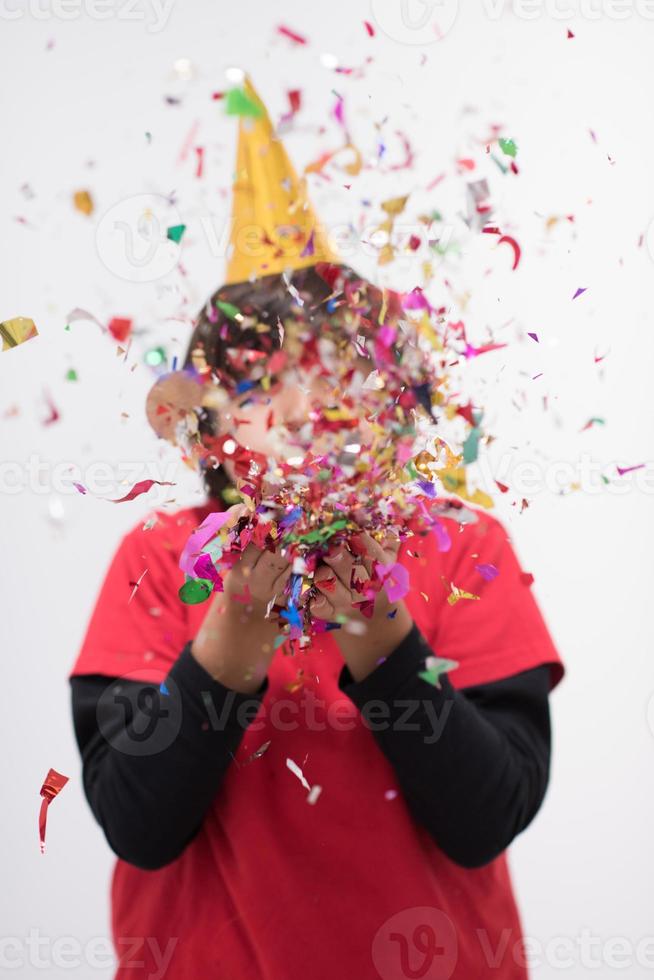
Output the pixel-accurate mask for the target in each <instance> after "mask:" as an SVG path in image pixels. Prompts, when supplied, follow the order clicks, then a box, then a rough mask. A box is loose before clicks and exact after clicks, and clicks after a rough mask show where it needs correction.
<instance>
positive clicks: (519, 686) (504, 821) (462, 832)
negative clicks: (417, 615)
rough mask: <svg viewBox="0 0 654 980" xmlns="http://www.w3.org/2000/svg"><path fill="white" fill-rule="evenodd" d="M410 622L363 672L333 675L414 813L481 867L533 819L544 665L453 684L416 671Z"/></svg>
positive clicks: (454, 854)
mask: <svg viewBox="0 0 654 980" xmlns="http://www.w3.org/2000/svg"><path fill="white" fill-rule="evenodd" d="M432 655H433V654H432V651H431V650H430V648H429V646H428V645H427V643H426V641H425V639H424V638H423V637H422V635H421V634H420V632H419V630H418V629H417V627H416V626H414V627H413V628H412V630H411V632H410V633H409V634H408V636H407V637H406V638H405V640H404V641H403V642H402V643H401V644H400V645H399V646H398V647H397V649H395V650H394V651H393V653H391V655H390V656H389V657H388V658H387V659H386V660H385V661H383V663H381V664H380V665H379V666H378V667H376V668H375V670H373V671H372V673H371V674H369V675H368V676H367V677H366V678H364V679H363V680H362V681H359V682H354V680H353V678H352V675H351V674H350V672H349V670H348V669H347V667H344V668H343V670H342V672H341V675H340V678H339V684H340V687H341V689H342V690H343V691H344V692H345V693H346V694H347V695H348V697H349V698H350V699H351V700H352V701H353V702H354V704H356V706H357V707H358V708H359V711H360V712H361V715H362V717H363V719H364V722H365V724H366V725H367V726H368V727H369V728H370V729H371V731H372V732H373V735H374V737H375V739H376V741H377V743H378V745H379V747H380V749H381V751H382V752H383V753H384V755H385V756H386V758H387V759H388V761H389V762H390V763H391V765H392V766H393V769H394V770H395V774H396V776H397V778H398V781H399V783H400V785H401V787H402V792H403V795H404V798H405V800H406V802H407V804H408V806H409V809H410V810H411V812H412V814H413V816H414V819H415V820H416V821H417V822H418V823H419V824H421V825H422V826H423V827H424V828H425V829H426V830H427V831H428V832H429V833H430V834H431V836H432V837H433V839H434V841H435V842H436V844H437V845H438V846H439V847H440V849H441V850H442V851H443V852H444V853H445V854H447V856H448V857H449V858H451V860H453V861H455V862H456V863H457V864H460V865H462V866H463V867H467V868H476V867H481V866H482V865H484V864H487V863H488V862H489V861H492V860H493V859H494V858H496V857H497V856H498V855H499V854H501V853H502V851H504V850H505V849H506V847H508V845H509V844H510V843H511V841H512V840H513V839H514V838H515V837H516V835H517V834H519V833H521V832H522V831H523V830H524V829H525V828H526V827H527V826H528V825H529V823H530V822H531V820H532V819H533V818H534V816H535V815H536V813H537V812H538V809H539V807H540V805H541V803H542V801H543V797H544V795H545V791H546V788H547V783H548V777H549V764H550V716H549V706H548V689H549V677H548V671H547V668H546V667H545V666H541V667H535V668H532V669H531V670H526V671H522V672H520V673H517V674H514V675H513V676H512V677H508V678H505V679H503V680H500V681H495V682H494V683H488V684H484V685H478V686H477V687H469V688H466V689H464V690H455V689H454V688H453V687H452V684H451V683H450V680H449V679H448V676H447V674H443V675H441V677H440V679H439V682H438V685H439V686H437V687H436V686H434V685H433V684H432V683H430V682H428V681H427V680H425V679H424V677H422V676H421V673H422V672H423V671H424V668H425V659H426V657H428V656H432Z"/></svg>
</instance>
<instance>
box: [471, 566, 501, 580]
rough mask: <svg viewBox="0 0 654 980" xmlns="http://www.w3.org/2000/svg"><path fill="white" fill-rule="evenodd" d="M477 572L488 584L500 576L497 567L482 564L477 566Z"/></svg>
mask: <svg viewBox="0 0 654 980" xmlns="http://www.w3.org/2000/svg"><path fill="white" fill-rule="evenodd" d="M475 570H476V571H478V572H479V574H480V575H481V577H482V578H483V579H485V580H486V581H487V582H492V581H493V579H494V578H497V576H498V575H499V574H500V573H499V571H498V569H497V568H496V567H495V565H489V564H480V565H475Z"/></svg>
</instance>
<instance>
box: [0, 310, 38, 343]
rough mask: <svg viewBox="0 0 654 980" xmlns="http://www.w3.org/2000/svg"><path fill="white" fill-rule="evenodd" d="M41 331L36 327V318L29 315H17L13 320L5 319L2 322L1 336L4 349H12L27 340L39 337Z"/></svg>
mask: <svg viewBox="0 0 654 980" xmlns="http://www.w3.org/2000/svg"><path fill="white" fill-rule="evenodd" d="M38 335H39V331H38V330H37V329H36V324H35V323H34V320H31V319H30V318H29V317H28V316H16V317H14V318H13V319H12V320H3V321H2V323H0V337H2V349H3V351H4V350H10V349H11V348H12V347H18V345H19V344H24V343H25V341H26V340H32V338H33V337H38Z"/></svg>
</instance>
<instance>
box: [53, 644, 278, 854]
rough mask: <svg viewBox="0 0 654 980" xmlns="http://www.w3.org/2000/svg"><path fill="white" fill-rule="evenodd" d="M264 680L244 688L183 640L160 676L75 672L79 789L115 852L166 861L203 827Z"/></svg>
mask: <svg viewBox="0 0 654 980" xmlns="http://www.w3.org/2000/svg"><path fill="white" fill-rule="evenodd" d="M267 687H268V681H267V680H266V681H264V682H263V684H262V685H261V687H260V689H259V691H258V692H256V693H255V694H249V695H245V694H240V693H238V692H236V691H232V690H230V689H229V688H226V687H224V686H223V685H222V684H220V683H219V682H218V681H216V680H214V679H213V678H212V677H211V675H210V674H208V673H207V672H206V671H205V670H204V668H203V667H202V666H201V665H200V664H199V663H198V662H197V661H196V660H195V659H194V657H193V655H192V654H191V651H190V644H189V645H187V646H186V647H185V649H184V650H183V652H182V654H181V655H180V656H179V658H178V659H177V661H176V662H175V664H174V665H173V667H172V669H171V670H170V671H169V673H168V675H167V677H166V678H165V682H164V684H162V685H161V686H158V685H157V684H151V683H148V682H147V681H146V682H138V681H125V680H124V679H122V678H114V679H113V680H110V679H109V678H107V677H105V676H98V675H89V676H86V675H82V676H74V677H72V678H71V690H72V706H73V721H74V725H75V735H76V738H77V744H78V746H79V749H80V753H81V755H82V761H83V780H84V791H85V793H86V797H87V799H88V802H89V805H90V807H91V809H92V811H93V813H94V815H95V818H96V820H97V821H98V823H99V824H100V826H101V827H102V829H103V830H104V833H105V836H106V838H107V841H108V842H109V845H110V846H111V848H112V850H113V851H114V853H115V854H117V855H118V857H120V858H122V859H123V860H125V861H128V862H129V863H130V864H134V865H136V866H137V867H139V868H144V869H146V870H154V869H156V868H161V867H164V865H166V864H169V863H170V862H171V861H174V860H175V859H176V858H177V857H179V855H180V854H181V853H182V851H183V850H184V848H185V847H186V846H187V844H188V843H189V842H190V841H191V840H192V839H193V838H194V836H195V835H196V834H197V832H198V830H199V829H200V827H201V825H202V822H203V820H204V817H205V815H206V813H207V810H208V809H209V807H210V806H211V804H212V802H213V800H214V798H215V796H216V794H217V793H218V790H219V788H220V786H221V783H222V780H223V778H224V775H225V773H226V772H227V769H228V768H229V766H230V765H231V764H232V762H233V759H234V756H235V754H236V751H237V749H238V746H239V744H240V742H241V739H242V737H243V733H244V732H245V730H246V728H247V726H248V725H249V724H250V723H251V722H252V720H253V719H254V717H255V716H256V713H257V711H258V708H259V705H260V703H261V700H262V698H263V696H264V694H265V691H266V690H267Z"/></svg>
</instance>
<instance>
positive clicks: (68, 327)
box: [64, 323, 70, 333]
mask: <svg viewBox="0 0 654 980" xmlns="http://www.w3.org/2000/svg"><path fill="white" fill-rule="evenodd" d="M64 330H67V331H68V332H69V333H70V323H67V324H66V326H65V327H64Z"/></svg>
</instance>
